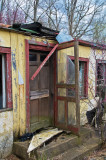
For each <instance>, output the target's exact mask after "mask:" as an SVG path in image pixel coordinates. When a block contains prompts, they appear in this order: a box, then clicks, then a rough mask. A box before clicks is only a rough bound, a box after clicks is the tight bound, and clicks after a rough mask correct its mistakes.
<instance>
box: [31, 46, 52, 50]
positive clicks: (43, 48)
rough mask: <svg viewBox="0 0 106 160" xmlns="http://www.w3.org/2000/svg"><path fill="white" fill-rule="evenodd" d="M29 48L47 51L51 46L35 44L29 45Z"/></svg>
mask: <svg viewBox="0 0 106 160" xmlns="http://www.w3.org/2000/svg"><path fill="white" fill-rule="evenodd" d="M29 49H32V50H37V51H45V52H47V51H48V52H49V51H51V49H52V48H51V47H45V46H36V45H29Z"/></svg>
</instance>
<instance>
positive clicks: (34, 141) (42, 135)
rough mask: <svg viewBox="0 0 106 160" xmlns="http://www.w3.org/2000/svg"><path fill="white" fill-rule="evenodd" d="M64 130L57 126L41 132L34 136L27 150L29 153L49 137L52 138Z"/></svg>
mask: <svg viewBox="0 0 106 160" xmlns="http://www.w3.org/2000/svg"><path fill="white" fill-rule="evenodd" d="M62 132H63V131H62V130H58V129H57V128H55V129H52V130H48V131H45V132H42V133H40V134H37V135H35V136H33V138H32V140H31V143H30V145H29V148H28V150H27V153H30V152H31V151H33V150H34V149H37V148H38V147H39V146H41V145H42V144H44V143H45V142H47V141H48V140H49V139H51V138H52V137H54V136H55V135H57V134H59V133H62Z"/></svg>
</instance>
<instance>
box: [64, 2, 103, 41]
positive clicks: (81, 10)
mask: <svg viewBox="0 0 106 160" xmlns="http://www.w3.org/2000/svg"><path fill="white" fill-rule="evenodd" d="M64 4H65V11H66V15H67V19H68V26H69V34H70V35H72V36H73V37H78V38H80V37H82V36H83V35H85V34H86V33H87V32H90V30H91V29H90V25H91V23H92V21H93V19H94V17H95V16H97V15H99V14H100V12H101V10H102V8H103V5H104V2H102V1H101V2H100V1H98V0H95V1H94V0H88V1H86V0H81V1H79V0H64Z"/></svg>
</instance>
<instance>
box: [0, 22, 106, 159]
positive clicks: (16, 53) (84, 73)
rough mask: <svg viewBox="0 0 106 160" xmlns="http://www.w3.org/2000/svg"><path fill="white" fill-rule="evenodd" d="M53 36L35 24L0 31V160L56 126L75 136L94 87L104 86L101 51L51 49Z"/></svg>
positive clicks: (88, 46) (68, 46)
mask: <svg viewBox="0 0 106 160" xmlns="http://www.w3.org/2000/svg"><path fill="white" fill-rule="evenodd" d="M57 34H58V32H57V31H54V30H50V29H48V28H46V27H43V26H42V25H40V24H39V23H36V25H35V24H34V25H32V26H29V25H13V26H12V27H9V28H7V27H6V26H1V27H0V66H1V67H0V158H3V157H6V156H7V155H8V154H10V153H11V151H12V145H13V141H14V140H15V139H16V138H18V137H19V136H20V135H23V134H24V133H27V132H34V131H35V130H37V129H40V128H44V127H48V126H55V127H58V128H62V129H65V130H71V131H73V132H75V133H77V134H78V132H79V129H80V125H84V124H85V123H86V122H87V119H86V111H87V110H88V108H89V106H90V100H92V99H94V96H93V95H95V96H96V94H97V90H98V85H99V84H104V86H105V85H106V52H105V50H106V46H103V45H99V44H95V43H91V42H87V41H83V40H72V41H70V42H65V43H62V44H59V45H57V46H56V44H58V42H57V41H56V40H55V37H56V35H57ZM55 46H56V48H55V49H54V47H55ZM53 49H54V50H53ZM51 51H52V55H51V56H50V57H49V56H48V55H49V53H50V52H51ZM47 56H48V61H47V62H46V63H45V65H43V66H42V67H41V69H39V71H38V73H37V75H35V73H36V70H37V69H38V68H39V66H40V65H41V64H42V62H44V60H45V58H47ZM74 61H75V63H74ZM100 65H101V66H103V72H102V75H101V77H100V76H99V71H97V70H98V68H99V66H100ZM32 79H33V80H32ZM78 79H80V80H78ZM91 90H92V92H91ZM104 93H105V96H104V100H105V98H106V92H105V91H104Z"/></svg>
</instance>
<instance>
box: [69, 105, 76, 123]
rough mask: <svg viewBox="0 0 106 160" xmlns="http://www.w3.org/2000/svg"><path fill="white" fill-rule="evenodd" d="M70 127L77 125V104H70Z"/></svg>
mask: <svg viewBox="0 0 106 160" xmlns="http://www.w3.org/2000/svg"><path fill="white" fill-rule="evenodd" d="M68 125H76V104H75V103H74V102H68Z"/></svg>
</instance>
